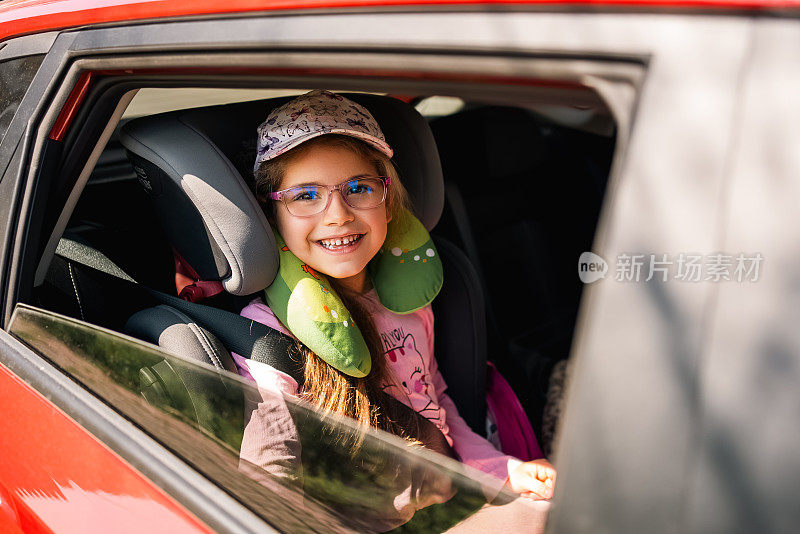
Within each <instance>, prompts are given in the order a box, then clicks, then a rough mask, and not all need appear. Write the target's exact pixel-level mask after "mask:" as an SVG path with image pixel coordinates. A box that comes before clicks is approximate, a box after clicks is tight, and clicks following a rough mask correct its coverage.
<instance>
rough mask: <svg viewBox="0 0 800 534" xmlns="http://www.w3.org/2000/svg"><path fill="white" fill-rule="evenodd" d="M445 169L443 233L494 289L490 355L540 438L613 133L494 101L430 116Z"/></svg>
mask: <svg viewBox="0 0 800 534" xmlns="http://www.w3.org/2000/svg"><path fill="white" fill-rule="evenodd" d="M431 129H432V130H433V133H434V137H435V138H436V143H437V146H438V149H439V154H440V157H441V160H442V169H443V173H444V177H445V183H446V186H445V194H446V196H445V210H444V213H443V215H442V220H441V222H440V224H439V226H438V227H437V229H436V232H437V234H439V235H443V236H444V237H445V238H447V239H449V240H451V241H453V242H454V243H456V244H457V245H459V246H460V247H461V248H462V249H463V250H464V251H465V252H466V253H467V255H468V256H469V258H470V260H471V261H472V263H473V265H475V266H476V269H477V270H478V272H479V273H480V275H481V278H482V286H483V287H484V292H485V294H486V296H487V298H486V302H487V322H488V325H489V336H488V342H489V354H490V357H491V358H493V359H495V360H496V361H497V363H498V365H499V366H500V368H501V370H503V371H504V374H505V375H506V376H508V377H509V378H510V380H511V382H512V386H513V387H514V389H515V391H516V392H517V394H518V395H519V397H520V400H521V401H522V402H523V404H524V406H525V408H526V411H527V412H528V415H529V417H530V418H531V420H532V423H533V426H534V430H535V431H536V433H537V435H540V436H541V435H542V434H541V414H542V411H543V408H544V403H545V401H546V393H547V388H548V381H549V377H550V371H551V369H552V368H553V366H554V365H555V364H556V363H557V362H558V361H559V360H562V359H564V358H566V357H567V355H568V353H569V348H570V345H571V341H572V333H573V329H574V325H575V320H576V317H577V310H578V302H579V299H580V294H581V289H582V285H581V283H580V281H579V279H578V277H577V276H576V274H575V264H576V263H577V259H578V256H579V255H580V253H581V252H583V251H585V250H590V248H591V244H592V240H593V237H594V230H595V226H596V224H597V218H598V214H599V210H600V205H601V202H602V198H603V194H604V192H605V184H606V181H607V177H608V172H609V168H610V162H611V155H612V152H613V146H614V140H613V137H606V136H601V135H593V134H590V133H586V132H581V131H578V130H574V129H570V128H566V127H562V126H558V125H556V124H554V123H553V122H552V121H550V120H548V119H545V118H543V117H540V116H538V115H536V114H534V113H532V112H530V111H527V110H524V109H521V108H511V107H502V106H484V107H479V108H472V109H468V110H465V111H462V112H459V113H456V114H453V115H449V116H445V117H441V118H438V119H435V120H433V121H432V122H431Z"/></svg>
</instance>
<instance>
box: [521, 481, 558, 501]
mask: <svg viewBox="0 0 800 534" xmlns="http://www.w3.org/2000/svg"><path fill="white" fill-rule="evenodd" d="M527 486H528V488H527V489H528V491H529V492H531V493H533V494H534V496H536V497H538V498H540V499H549V498H550V497H552V496H553V490H552V489H551V488H548V487H547V486H545V485H544V482H542V481H541V480H536V479H534V478H531V479H530V482H529V483H528V484H527Z"/></svg>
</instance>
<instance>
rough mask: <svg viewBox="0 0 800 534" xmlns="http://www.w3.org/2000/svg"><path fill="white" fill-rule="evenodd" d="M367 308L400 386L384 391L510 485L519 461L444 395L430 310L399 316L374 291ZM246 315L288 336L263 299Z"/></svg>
mask: <svg viewBox="0 0 800 534" xmlns="http://www.w3.org/2000/svg"><path fill="white" fill-rule="evenodd" d="M367 304H368V305H369V306H370V310H371V311H372V314H373V319H374V321H375V326H376V328H377V330H378V333H379V335H380V338H381V341H382V344H383V349H384V355H385V357H386V358H387V360H388V361H387V363H388V368H389V370H390V371H391V372H392V374H393V376H394V380H395V384H391V383H389V382H387V383H386V384H385V385H384V390H385V391H386V392H387V393H389V394H391V395H392V396H394V397H395V398H396V399H398V400H399V401H401V402H403V403H405V404H406V405H408V406H410V407H411V408H413V409H414V410H416V411H417V412H418V413H419V414H420V415H422V416H424V417H425V418H427V419H429V420H430V421H431V422H433V423H434V424H435V425H436V426H437V427H438V428H439V430H441V431H442V433H443V434H444V436H445V438H446V439H447V442H448V443H449V444H450V445H451V446H452V447H453V450H454V451H455V453H456V454H457V455H458V457H459V458H460V460H461V461H462V462H463V463H465V464H467V465H469V466H471V467H474V468H476V469H478V470H480V471H483V472H485V473H489V474H490V475H493V476H495V477H497V478H498V479H501V480H506V479H507V478H508V473H509V470H511V469H513V468H515V467H516V466H517V465H519V462H520V460H518V459H516V458H514V457H512V456H507V455H505V454H503V453H502V452H500V451H498V450H497V449H495V448H494V446H493V445H492V444H491V443H489V441H487V440H486V439H484V438H482V437H481V436H479V435H478V434H476V433H475V432H473V431H472V429H470V428H469V426H468V425H467V423H466V422H465V421H464V420H463V419H462V418H461V417H460V416H459V415H458V409H457V408H456V406H455V404H454V403H453V401H452V400H451V399H450V397H449V396H448V395H447V393H445V391H446V390H447V385H446V384H445V382H444V379H443V378H442V375H441V373H439V368H438V365H437V364H436V359H435V358H434V357H433V312H432V311H431V308H430V306H426V307H425V308H423V309H421V310H418V311H416V312H414V313H411V314H407V315H400V314H396V313H393V312H391V311H389V310H387V309H386V308H384V307H383V306H381V305H380V304H379V303H378V301H377V297H376V296H375V293H374V291H372V292H370V293H368V294H367ZM241 314H242V315H243V316H244V317H247V318H249V319H252V320H254V321H258V322H260V323H263V324H265V325H267V326H269V327H271V328H274V329H275V330H278V331H280V332H283V333H285V334H289V332H288V331H287V330H286V328H285V327H284V326H283V325H282V324H281V323H280V321H278V319H277V318H276V317H275V314H273V313H272V310H270V309H269V308H268V307H267V305H266V304H264V302H263V301H262V300H261V299H255V300H253V301H252V302H250V304H248V305H247V306H246V307H245V308H244V309H243V310H242V313H241ZM233 359H234V361H235V362H236V365H237V367H238V370H239V374H240V375H242V376H243V377H245V378H249V379H251V380H254V381H255V382H256V383H257V384H258V386H259V387H260V388H263V389H267V390H270V391H274V392H281V393H286V394H291V395H296V394H297V393H298V384H297V382H296V381H295V380H294V379H293V378H291V377H290V376H289V375H287V374H286V373H283V372H281V371H278V370H277V369H275V368H273V367H271V366H269V365H267V364H263V363H260V362H256V361H252V360H248V359H246V358H243V357H242V356H239V355H238V354H233Z"/></svg>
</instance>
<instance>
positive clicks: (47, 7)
mask: <svg viewBox="0 0 800 534" xmlns="http://www.w3.org/2000/svg"><path fill="white" fill-rule="evenodd" d="M480 5H495V6H496V5H517V6H522V5H529V6H530V5H539V6H556V7H557V6H565V5H568V6H592V7H593V8H597V7H609V8H626V7H630V8H636V9H637V10H642V9H644V10H650V9H652V10H657V11H661V12H663V11H673V10H687V9H688V10H691V11H718V10H726V11H728V10H737V11H771V12H781V11H787V10H788V11H792V12H797V10H798V9H799V8H800V0H228V1H227V2H219V1H217V0H170V1H168V2H166V1H162V2H153V1H152V0H5V1H3V2H0V41H3V40H5V39H8V38H11V37H16V36H21V35H25V34H30V33H39V32H45V31H52V30H61V29H65V28H73V27H78V26H86V25H92V24H103V23H114V22H123V21H134V20H150V19H161V18H182V17H190V16H198V15H212V14H229V13H247V12H256V11H285V10H293V11H307V10H329V9H337V8H371V7H373V8H381V7H392V6H395V7H398V6H480Z"/></svg>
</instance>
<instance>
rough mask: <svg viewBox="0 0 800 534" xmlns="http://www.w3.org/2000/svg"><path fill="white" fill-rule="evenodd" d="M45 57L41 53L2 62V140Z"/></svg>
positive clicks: (0, 109)
mask: <svg viewBox="0 0 800 534" xmlns="http://www.w3.org/2000/svg"><path fill="white" fill-rule="evenodd" d="M43 59H44V54H39V55H35V56H25V57H20V58H15V59H9V60H8V61H3V62H2V63H0V141H2V140H3V137H4V136H5V135H6V130H8V125H9V124H11V119H12V118H14V113H16V112H17V107H18V106H19V103H20V102H22V97H23V96H25V92H26V91H27V90H28V86H29V85H30V84H31V81H33V76H34V75H35V74H36V71H37V70H39V65H41V64H42V60H43Z"/></svg>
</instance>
